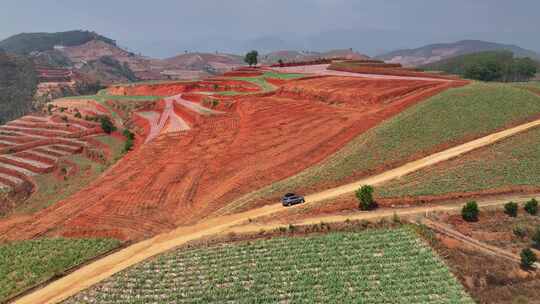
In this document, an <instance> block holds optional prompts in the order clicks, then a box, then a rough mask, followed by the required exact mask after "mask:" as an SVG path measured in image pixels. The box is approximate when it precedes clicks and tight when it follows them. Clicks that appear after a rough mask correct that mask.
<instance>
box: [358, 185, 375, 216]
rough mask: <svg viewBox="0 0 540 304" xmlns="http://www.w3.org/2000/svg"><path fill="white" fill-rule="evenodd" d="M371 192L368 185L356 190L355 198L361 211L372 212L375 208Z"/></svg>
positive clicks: (371, 188) (370, 187)
mask: <svg viewBox="0 0 540 304" xmlns="http://www.w3.org/2000/svg"><path fill="white" fill-rule="evenodd" d="M373 191H374V189H373V187H372V186H369V185H364V186H362V187H361V188H360V189H358V190H356V198H357V199H358V202H359V208H360V209H361V210H366V211H367V210H372V209H374V208H375V207H376V206H377V204H376V203H375V200H374V199H373Z"/></svg>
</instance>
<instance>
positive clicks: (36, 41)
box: [0, 31, 116, 54]
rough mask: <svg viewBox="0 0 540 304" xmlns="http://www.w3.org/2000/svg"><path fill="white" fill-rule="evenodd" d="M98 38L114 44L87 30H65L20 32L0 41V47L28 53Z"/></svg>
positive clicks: (112, 43) (14, 51) (12, 51)
mask: <svg viewBox="0 0 540 304" xmlns="http://www.w3.org/2000/svg"><path fill="white" fill-rule="evenodd" d="M94 39H96V40H100V41H103V42H106V43H108V44H111V45H116V43H115V42H114V40H112V39H109V38H107V37H104V36H101V35H98V34H96V33H94V32H89V31H67V32H58V33H22V34H18V35H14V36H11V37H9V38H7V39H5V40H2V41H0V48H2V49H4V50H6V51H7V52H10V53H16V54H29V53H31V52H42V51H48V50H52V49H53V48H54V46H56V45H62V46H76V45H81V44H84V43H86V42H88V41H90V40H94Z"/></svg>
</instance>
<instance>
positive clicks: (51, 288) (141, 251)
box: [16, 120, 540, 303]
mask: <svg viewBox="0 0 540 304" xmlns="http://www.w3.org/2000/svg"><path fill="white" fill-rule="evenodd" d="M537 126H540V120H536V121H533V122H529V123H526V124H522V125H519V126H517V127H514V128H510V129H507V130H504V131H501V132H497V133H494V134H491V135H488V136H485V137H482V138H479V139H477V140H473V141H471V142H468V143H465V144H462V145H459V146H457V147H454V148H451V149H448V150H445V151H442V152H439V153H435V154H433V155H430V156H427V157H425V158H422V159H420V160H417V161H413V162H410V163H407V164H405V165H403V166H400V167H398V168H395V169H393V170H389V171H386V172H384V173H381V174H378V175H376V176H373V177H368V178H365V179H362V180H360V181H358V182H355V183H351V184H348V185H344V186H341V187H337V188H333V189H330V190H326V191H323V192H320V193H316V194H312V195H309V196H306V204H309V203H314V202H319V201H323V200H327V199H331V198H335V197H338V196H341V195H344V194H349V193H352V192H354V191H355V190H356V189H358V187H359V186H361V185H366V184H371V185H375V184H380V183H383V182H386V181H389V180H392V179H394V178H399V177H401V176H403V175H406V174H408V173H411V172H414V171H416V170H419V169H422V168H425V167H428V166H431V165H434V164H436V163H439V162H442V161H445V160H448V159H450V158H453V157H457V156H459V155H462V154H464V153H467V152H470V151H472V150H475V149H478V148H481V147H484V146H487V145H490V144H493V143H495V142H497V141H499V140H501V139H504V138H507V137H509V136H512V135H515V134H517V133H520V132H523V131H525V130H528V129H531V128H533V127H537ZM505 202H508V199H504V200H503V201H496V202H487V203H483V204H480V205H481V206H487V205H499V204H503V203H505ZM460 205H461V204H459V205H453V206H451V207H450V208H453V209H455V208H459V206H460ZM303 206H305V204H304V205H298V206H295V207H290V208H291V209H295V208H302V207H303ZM444 208H448V207H442V206H431V207H416V208H403V209H387V210H379V211H375V212H369V213H359V215H358V216H356V217H351V216H349V217H347V218H349V219H364V218H365V219H367V218H376V217H377V216H379V217H386V216H388V215H393V214H394V213H395V214H397V215H398V216H403V215H407V214H414V213H416V214H419V213H425V212H431V211H438V210H444ZM283 210H284V209H283V207H282V206H281V204H274V205H269V206H264V207H261V208H257V209H253V210H250V211H247V212H243V213H238V214H233V215H229V216H222V217H216V218H211V219H208V220H205V221H203V222H201V223H198V224H196V225H193V226H189V227H179V228H177V229H175V230H173V231H171V232H168V233H164V234H160V235H157V236H155V237H153V238H150V239H148V240H145V241H142V242H139V243H136V244H134V245H132V246H129V247H127V248H125V249H123V250H121V251H119V252H117V253H114V254H111V255H110V256H107V257H105V258H103V259H101V260H98V261H96V262H94V263H91V264H89V265H87V266H84V267H82V268H81V269H79V270H77V271H75V272H73V273H71V274H69V275H67V276H65V277H63V278H61V279H59V280H57V281H55V282H53V283H51V284H49V285H47V286H45V287H44V288H42V289H40V290H37V291H36V292H34V293H31V294H29V295H27V296H25V297H23V298H21V299H19V300H18V301H16V303H58V302H60V301H62V300H64V299H66V298H68V297H70V296H73V295H75V294H77V293H78V292H80V291H82V290H84V289H86V288H88V287H90V286H92V285H94V284H96V283H98V282H100V281H102V280H104V279H106V278H108V277H110V276H112V275H114V274H116V273H118V272H120V271H122V270H124V269H126V268H128V267H130V266H133V265H135V264H137V263H140V262H142V261H144V260H146V259H148V258H150V257H152V256H155V255H158V254H160V253H163V252H166V251H168V250H171V249H173V248H175V247H178V246H180V245H183V244H185V243H187V242H189V241H192V240H195V239H198V238H201V237H204V236H210V235H214V234H217V233H222V232H224V231H227V230H228V229H230V228H231V227H234V226H237V225H239V224H243V223H246V222H247V221H249V220H250V219H255V218H258V217H261V216H267V215H270V214H274V213H276V212H280V211H283ZM336 218H339V216H338V217H334V219H336ZM321 220H325V221H331V220H330V219H329V218H328V217H321V218H317V219H315V221H319V222H320V221H321ZM344 220H345V219H344Z"/></svg>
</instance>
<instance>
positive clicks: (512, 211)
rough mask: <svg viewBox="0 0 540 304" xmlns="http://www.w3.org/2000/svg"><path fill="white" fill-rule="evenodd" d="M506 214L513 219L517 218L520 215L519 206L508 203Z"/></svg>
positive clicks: (505, 207)
mask: <svg viewBox="0 0 540 304" xmlns="http://www.w3.org/2000/svg"><path fill="white" fill-rule="evenodd" d="M504 213H506V214H508V215H509V216H511V217H516V216H517V213H518V204H517V203H514V202H508V203H506V204H505V205H504Z"/></svg>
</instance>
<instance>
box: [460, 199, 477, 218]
mask: <svg viewBox="0 0 540 304" xmlns="http://www.w3.org/2000/svg"><path fill="white" fill-rule="evenodd" d="M479 213H480V210H479V209H478V204H477V203H476V202H475V201H471V202H468V203H467V204H465V206H463V209H461V216H462V217H463V219H464V220H465V221H467V222H476V221H478V214H479Z"/></svg>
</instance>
